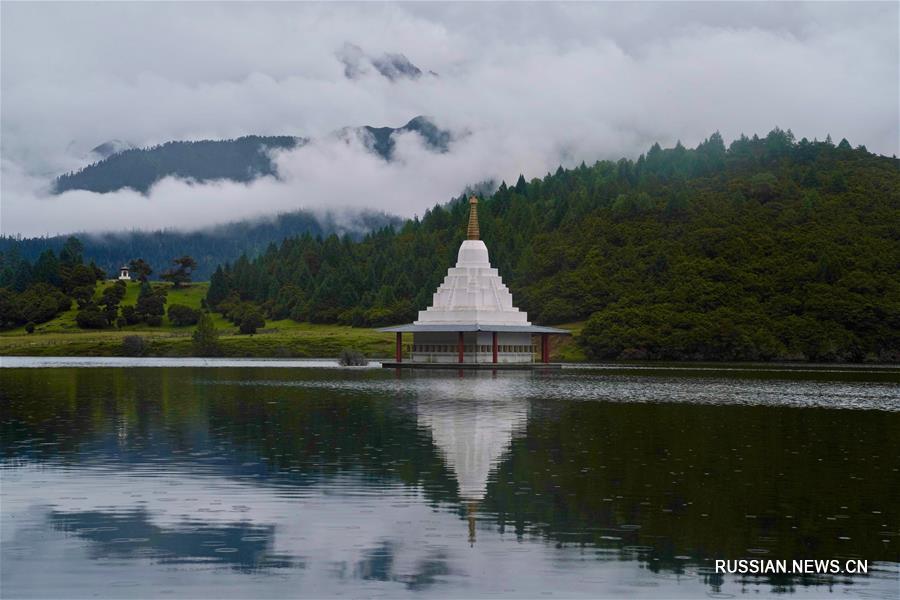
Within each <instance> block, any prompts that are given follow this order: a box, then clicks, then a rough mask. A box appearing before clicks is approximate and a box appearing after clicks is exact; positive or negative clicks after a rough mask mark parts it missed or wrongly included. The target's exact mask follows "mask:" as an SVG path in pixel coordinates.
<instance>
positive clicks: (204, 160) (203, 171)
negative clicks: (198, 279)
mask: <svg viewBox="0 0 900 600" xmlns="http://www.w3.org/2000/svg"><path fill="white" fill-rule="evenodd" d="M409 132H415V133H418V134H419V135H420V136H422V141H423V142H424V144H425V147H426V148H428V149H430V150H431V151H433V152H445V151H446V150H447V145H448V144H449V143H450V140H451V138H452V134H451V133H450V132H449V131H447V130H443V129H440V128H439V127H438V126H437V125H435V124H434V123H432V122H431V120H429V119H428V118H427V117H423V116H418V117H415V118H413V119H411V120H410V121H409V122H408V123H406V124H405V125H403V126H401V127H371V126H368V125H366V126H363V127H346V128H344V129H343V130H341V131H340V132H338V134H339V135H342V136H346V135H348V134H352V133H358V134H359V135H360V136H361V137H362V139H363V141H364V143H366V144H367V146H368V148H369V149H370V150H371V151H372V152H374V153H375V154H377V155H378V156H380V157H381V158H383V159H384V160H386V161H389V160H391V159H392V158H393V155H394V147H395V139H394V136H395V135H396V134H403V133H409ZM307 142H309V139H307V138H304V137H297V136H290V135H267V136H264V135H247V136H243V137H239V138H236V139H231V140H196V141H180V140H176V141H171V142H166V143H164V144H159V145H156V146H153V147H150V148H128V149H125V150H121V151H118V152H114V153H113V154H111V155H110V156H108V157H106V158H104V159H102V160H100V161H97V162H95V163H92V164H90V165H87V166H85V167H83V168H81V169H79V170H77V171H73V172H71V173H64V174H63V175H60V176H59V177H57V178H56V180H55V181H54V185H53V189H54V191H55V192H56V193H58V194H61V193H63V192H67V191H70V190H88V191H91V192H97V193H101V194H103V193H106V192H113V191H116V190H120V189H122V188H131V189H133V190H137V191H139V192H141V193H142V194H146V193H147V192H148V191H149V190H150V188H151V187H152V186H153V184H155V183H156V182H157V181H160V180H161V179H163V178H165V177H178V178H181V179H189V180H191V181H197V182H204V181H214V180H222V179H224V180H230V181H237V182H241V183H246V182H249V181H253V180H254V179H257V178H259V177H264V176H273V177H278V169H277V166H276V165H275V163H274V162H273V160H272V156H271V153H272V151H277V150H292V149H294V148H297V147H299V146H303V145H304V144H306V143H307ZM113 144H114V142H107V143H105V144H101V145H100V146H98V147H97V148H98V149H101V148H104V147H105V146H109V147H113Z"/></svg>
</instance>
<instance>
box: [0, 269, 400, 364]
mask: <svg viewBox="0 0 900 600" xmlns="http://www.w3.org/2000/svg"><path fill="white" fill-rule="evenodd" d="M109 283H110V282H106V283H104V284H101V285H98V286H97V291H96V296H97V297H98V298H99V297H100V294H101V293H102V291H103V288H105V287H106V285H108V284H109ZM153 286H154V287H167V288H168V295H167V299H166V307H167V309H168V307H169V306H171V305H172V304H183V305H185V306H190V307H191V308H200V304H201V300H202V299H203V298H204V297H206V291H207V289H208V287H209V284H208V283H206V282H202V283H193V284H191V285H189V286H187V287H183V288H181V289H174V288H172V286H171V285H170V284H167V283H154V284H153ZM139 288H140V285H139V284H138V283H137V282H131V283H129V284H128V287H127V291H126V294H125V298H124V299H123V300H122V303H121V305H122V306H129V305H131V306H134V305H135V304H136V303H137V297H138V290H139ZM77 312H78V311H77V308H76V307H75V306H74V305H73V308H72V309H71V310H69V311H67V312H65V313H62V314H61V315H58V316H57V317H56V318H55V319H53V320H51V321H48V322H46V323H41V324H40V325H38V326H37V327H36V328H35V331H34V333H32V334H28V333H26V331H25V328H24V327H18V328H16V329H11V330H9V331H5V332H3V333H2V334H0V355H2V356H119V355H121V354H122V339H123V338H124V337H125V336H128V335H139V336H141V337H142V338H144V341H145V343H146V347H147V354H148V355H150V356H190V355H191V354H192V344H191V334H192V333H193V331H194V327H193V326H188V327H176V326H175V325H173V324H172V323H170V322H169V319H168V316H166V317H164V318H163V322H162V325H160V326H159V327H150V326H147V325H145V324H139V325H129V326H126V327H122V328H120V329H119V328H110V329H104V330H89V329H80V328H79V327H78V325H77V324H76V323H75V315H76V313H77ZM212 317H213V321H214V322H215V324H216V328H217V329H218V330H219V335H220V338H219V341H220V344H221V346H222V351H223V354H224V355H225V356H231V357H281V358H287V357H299V358H306V357H325V358H329V357H336V356H337V355H338V354H339V353H340V351H341V349H342V348H355V349H357V350H360V351H361V352H363V353H364V354H365V355H366V356H368V357H385V356H392V355H393V348H394V346H393V343H394V338H393V336H392V335H391V334H387V333H379V332H378V331H375V330H374V329H367V328H358V327H349V326H344V325H313V324H310V323H298V322H296V321H291V320H289V319H285V320H281V321H266V325H265V327H264V328H263V329H261V330H259V332H257V333H256V334H254V335H241V334H239V333H238V331H237V327H235V326H234V325H232V324H231V322H229V321H227V320H226V319H224V318H223V317H222V316H221V315H219V314H216V313H213V314H212Z"/></svg>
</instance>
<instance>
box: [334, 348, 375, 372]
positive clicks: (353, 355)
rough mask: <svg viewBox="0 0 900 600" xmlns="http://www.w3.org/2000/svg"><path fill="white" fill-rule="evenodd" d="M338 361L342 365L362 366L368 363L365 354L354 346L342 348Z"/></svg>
mask: <svg viewBox="0 0 900 600" xmlns="http://www.w3.org/2000/svg"><path fill="white" fill-rule="evenodd" d="M338 362H339V363H340V364H341V366H344V367H364V366H366V365H367V364H369V361H368V359H367V358H366V356H365V354H363V353H362V352H360V351H359V350H356V349H355V348H342V349H341V354H340V355H339V356H338Z"/></svg>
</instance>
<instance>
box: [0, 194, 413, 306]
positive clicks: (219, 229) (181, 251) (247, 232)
mask: <svg viewBox="0 0 900 600" xmlns="http://www.w3.org/2000/svg"><path fill="white" fill-rule="evenodd" d="M401 222H402V221H401V220H400V219H399V218H398V217H393V216H390V215H386V214H384V213H381V212H373V211H358V212H354V211H349V210H347V211H343V212H333V211H327V212H319V213H312V212H310V211H305V210H298V211H293V212H288V213H282V214H279V215H276V216H274V217H272V218H261V219H248V220H244V221H235V222H233V223H225V224H222V225H217V226H215V227H209V228H206V229H200V230H196V231H177V230H156V231H140V230H135V231H126V232H115V233H113V232H106V233H94V234H81V233H80V234H76V235H77V236H78V239H79V240H80V242H81V243H82V246H83V252H84V256H85V259H86V260H89V261H93V262H94V263H95V264H96V265H97V266H98V267H99V268H100V269H102V270H103V271H104V272H105V273H106V274H108V275H109V276H117V274H118V269H119V267H120V266H122V265H126V264H128V263H129V262H131V261H132V260H135V259H137V258H141V259H143V260H144V261H146V262H148V263H149V264H150V265H152V266H153V267H155V268H156V272H155V273H154V274H153V275H152V277H151V278H152V279H156V278H158V276H159V274H160V273H161V272H162V271H163V269H164V268H165V267H166V266H168V265H169V263H171V261H172V258H173V257H174V256H175V255H176V254H178V255H185V254H187V255H189V256H192V257H194V259H195V260H196V261H197V268H196V269H195V270H194V278H195V279H196V280H198V281H205V280H208V279H209V277H210V275H212V273H213V271H214V270H215V269H216V267H217V266H219V265H220V264H223V263H225V262H229V261H234V260H236V259H237V258H238V257H240V256H241V255H242V254H244V255H248V256H256V255H257V254H260V253H262V252H264V251H265V250H266V248H267V247H268V246H269V244H272V243H279V242H281V240H283V239H284V238H286V237H294V236H297V235H300V234H303V233H309V234H310V235H315V236H327V235H330V234H332V233H337V234H339V235H349V236H351V237H352V238H359V237H362V235H363V234H364V233H365V232H368V231H371V230H373V229H377V228H380V227H385V226H395V225H397V224H399V223H401ZM136 225H137V224H136ZM69 237H70V236H68V235H57V236H51V237H35V238H19V237H11V236H0V287H2V286H3V282H4V281H13V280H15V279H17V278H18V280H19V282H20V283H19V288H20V289H19V291H21V290H22V289H24V287H23V286H26V287H27V285H28V283H30V280H29V279H28V277H27V271H28V269H29V268H30V265H33V264H34V263H35V261H37V260H38V259H39V257H40V256H41V254H43V253H44V252H47V251H48V250H49V251H52V252H54V253H55V254H57V255H58V254H59V253H60V251H61V250H62V248H63V246H64V245H65V244H66V242H67V240H68V239H69ZM25 263H29V264H25ZM20 271H26V273H19V272H20ZM23 282H24V283H23Z"/></svg>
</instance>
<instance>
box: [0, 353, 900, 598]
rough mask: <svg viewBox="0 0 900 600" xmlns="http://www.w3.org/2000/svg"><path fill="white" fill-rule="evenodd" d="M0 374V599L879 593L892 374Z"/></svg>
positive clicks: (32, 368) (898, 438) (894, 481)
mask: <svg viewBox="0 0 900 600" xmlns="http://www.w3.org/2000/svg"><path fill="white" fill-rule="evenodd" d="M0 361H2V366H3V367H4V368H0V407H2V415H0V419H2V425H0V427H2V428H0V431H2V440H0V447H2V462H0V477H2V491H0V507H2V509H0V526H2V528H0V594H2V596H3V597H10V598H11V597H52V598H86V597H90V598H96V597H100V598H124V597H128V598H153V597H169V598H184V597H188V598H226V597H240V598H251V597H252V598H265V597H285V596H288V597H336V596H345V597H407V596H441V597H457V598H458V597H477V598H484V597H513V598H522V597H529V598H535V597H551V596H552V597H573V596H578V597H591V598H621V597H649V598H674V597H686V598H694V597H713V598H728V597H739V596H753V597H758V596H760V595H763V596H769V595H779V596H784V595H785V594H792V595H797V596H807V597H816V598H819V597H823V596H827V597H836V596H838V595H841V596H847V597H860V598H863V597H865V598H897V597H898V590H900V435H898V434H900V369H897V368H884V367H865V366H863V367H836V366H820V367H815V366H813V367H805V366H804V367H791V368H787V367H772V366H758V365H755V366H754V365H750V366H748V365H702V366H692V367H689V368H686V367H680V366H677V365H676V366H668V365H656V366H652V367H647V366H631V367H629V366H622V365H600V366H594V367H578V368H565V369H562V370H558V371H546V372H504V371H500V372H497V373H491V372H465V373H456V372H447V371H434V372H431V371H394V370H386V369H380V368H355V369H342V368H333V367H334V364H333V363H328V362H315V361H240V360H232V361H215V360H202V359H198V360H193V361H192V360H184V359H175V360H167V359H155V360H145V361H141V360H137V359H41V358H8V357H4V358H2V359H0ZM326 367H331V368H326ZM740 558H766V559H789V560H793V559H807V558H808V559H840V560H841V561H844V560H846V559H852V558H858V559H865V560H867V561H868V573H867V574H865V575H849V574H805V575H798V574H768V575H739V574H734V575H727V574H720V573H716V571H715V569H714V560H716V559H729V560H734V559H740Z"/></svg>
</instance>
